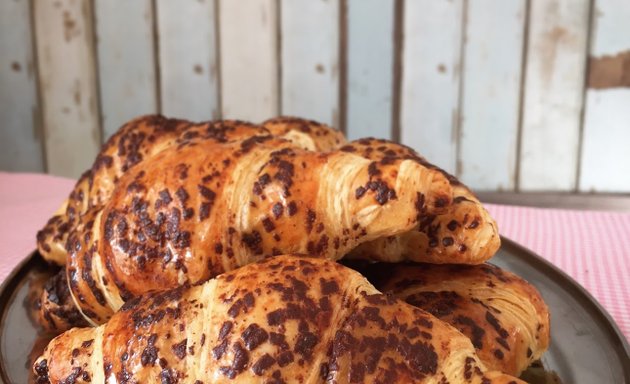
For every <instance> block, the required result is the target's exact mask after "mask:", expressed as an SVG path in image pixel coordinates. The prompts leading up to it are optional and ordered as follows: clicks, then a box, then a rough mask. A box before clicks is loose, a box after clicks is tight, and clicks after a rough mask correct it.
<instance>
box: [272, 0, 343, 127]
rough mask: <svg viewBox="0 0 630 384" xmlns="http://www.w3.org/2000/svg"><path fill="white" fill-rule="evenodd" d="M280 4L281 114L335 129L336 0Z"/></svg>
mask: <svg viewBox="0 0 630 384" xmlns="http://www.w3.org/2000/svg"><path fill="white" fill-rule="evenodd" d="M281 4H282V12H281V13H282V21H281V34H282V107H281V110H282V114H285V115H295V116H300V117H305V118H309V119H315V120H318V121H320V122H322V123H326V124H331V125H333V126H335V127H339V107H338V103H339V68H340V66H339V0H327V1H312V0H283V1H282V3H281Z"/></svg>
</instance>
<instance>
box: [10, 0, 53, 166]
mask: <svg viewBox="0 0 630 384" xmlns="http://www.w3.org/2000/svg"><path fill="white" fill-rule="evenodd" d="M32 38H33V36H32V34H31V24H30V11H29V1H27V0H19V1H2V2H0V121H1V122H2V128H0V170H5V171H29V172H41V171H44V159H43V153H42V142H41V131H40V127H39V125H38V116H39V111H38V108H37V90H36V81H35V72H34V68H33V65H34V62H33V45H32V41H33V40H32Z"/></svg>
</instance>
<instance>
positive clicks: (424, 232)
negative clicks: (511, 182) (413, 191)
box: [341, 138, 501, 264]
mask: <svg viewBox="0 0 630 384" xmlns="http://www.w3.org/2000/svg"><path fill="white" fill-rule="evenodd" d="M341 150H342V151H347V152H351V153H355V154H360V155H362V156H365V157H370V158H372V159H374V160H375V161H381V162H387V161H389V159H393V158H403V159H409V160H412V161H415V162H418V163H419V164H422V165H423V166H425V167H428V168H430V169H434V170H436V171H439V172H441V173H442V174H443V175H444V176H445V177H446V178H447V179H448V181H449V183H450V185H451V188H452V190H453V197H452V201H453V203H452V204H451V205H450V206H448V207H446V209H445V210H444V211H443V212H441V213H428V212H425V214H423V215H422V216H423V217H422V219H421V220H419V223H418V225H417V226H415V227H414V228H413V229H412V230H411V231H408V232H406V233H403V234H400V235H396V236H388V237H383V238H380V239H377V240H375V241H371V242H368V243H363V244H362V245H360V246H359V247H357V248H356V249H355V250H354V251H353V252H351V254H350V255H349V257H350V258H359V259H366V258H367V259H372V260H379V261H388V262H400V261H405V260H409V261H417V262H426V263H434V264H444V263H451V264H479V263H483V262H484V261H486V260H488V259H490V258H491V257H492V256H493V255H494V254H495V253H496V251H497V250H498V249H499V247H500V246H501V239H500V237H499V231H498V229H497V224H496V222H495V221H494V219H492V217H490V214H489V213H488V211H486V209H485V208H484V207H483V205H481V202H479V200H478V199H477V197H476V196H475V195H474V194H473V193H472V192H471V191H470V189H468V187H466V186H465V185H464V184H462V183H461V182H460V181H459V180H457V179H456V178H455V177H453V176H451V175H449V174H448V173H446V172H444V171H443V170H441V169H439V168H438V167H436V166H434V165H432V164H431V163H429V162H428V161H427V160H426V159H425V158H423V157H422V156H420V155H418V153H417V152H416V151H414V150H413V149H411V148H409V147H406V146H404V145H398V144H395V143H392V142H388V141H384V140H378V139H372V138H367V139H361V140H357V141H353V142H351V143H347V144H346V145H344V146H342V147H341Z"/></svg>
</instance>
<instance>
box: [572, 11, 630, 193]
mask: <svg viewBox="0 0 630 384" xmlns="http://www.w3.org/2000/svg"><path fill="white" fill-rule="evenodd" d="M593 18H594V20H593V31H592V34H593V35H592V36H593V37H592V43H591V52H590V55H591V59H590V65H589V81H588V86H589V89H588V90H587V93H586V111H585V115H584V136H583V144H582V162H581V174H580V190H582V191H597V192H601V191H607V192H622V191H623V192H630V175H629V174H628V169H629V165H630V151H628V143H630V67H628V65H627V63H630V23H628V20H630V3H629V2H628V1H625V0H598V1H596V2H595V14H594V17H593ZM624 63H626V65H625V66H624Z"/></svg>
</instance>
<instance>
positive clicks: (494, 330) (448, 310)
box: [366, 263, 549, 376]
mask: <svg viewBox="0 0 630 384" xmlns="http://www.w3.org/2000/svg"><path fill="white" fill-rule="evenodd" d="M370 269H371V271H368V272H366V274H367V275H369V276H370V277H371V281H372V282H373V283H374V285H375V286H376V288H378V289H379V290H381V291H382V292H386V293H390V294H392V295H393V296H394V297H396V298H398V299H400V300H403V301H405V302H407V303H409V304H411V305H414V306H416V307H418V308H421V309H423V310H425V311H427V312H429V313H431V314H432V315H434V316H436V317H437V318H439V319H440V320H443V321H446V322H447V323H449V324H451V325H452V326H454V327H455V328H457V329H458V330H459V331H461V332H462V333H463V334H465V335H466V336H468V337H469V338H470V339H471V341H472V343H473V345H474V346H475V349H476V350H477V355H478V356H479V358H480V359H481V361H482V362H483V363H484V364H485V366H486V367H488V368H489V369H492V370H497V371H501V372H505V373H509V374H512V375H515V376H519V375H520V374H521V372H523V370H525V369H526V368H527V367H528V366H529V365H530V364H531V363H532V362H533V361H535V360H538V359H540V357H541V356H542V354H543V353H544V352H545V351H546V350H547V348H548V347H549V310H548V308H547V306H546V304H545V302H544V301H543V299H542V297H541V296H540V293H538V291H537V290H536V288H534V287H533V286H532V285H531V284H529V283H528V282H526V281H525V280H523V279H521V278H520V277H518V276H516V275H514V274H513V273H510V272H507V271H504V270H502V269H501V268H499V267H496V266H494V265H492V264H482V265H476V266H467V265H434V264H383V263H377V264H375V265H372V266H370Z"/></svg>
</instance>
